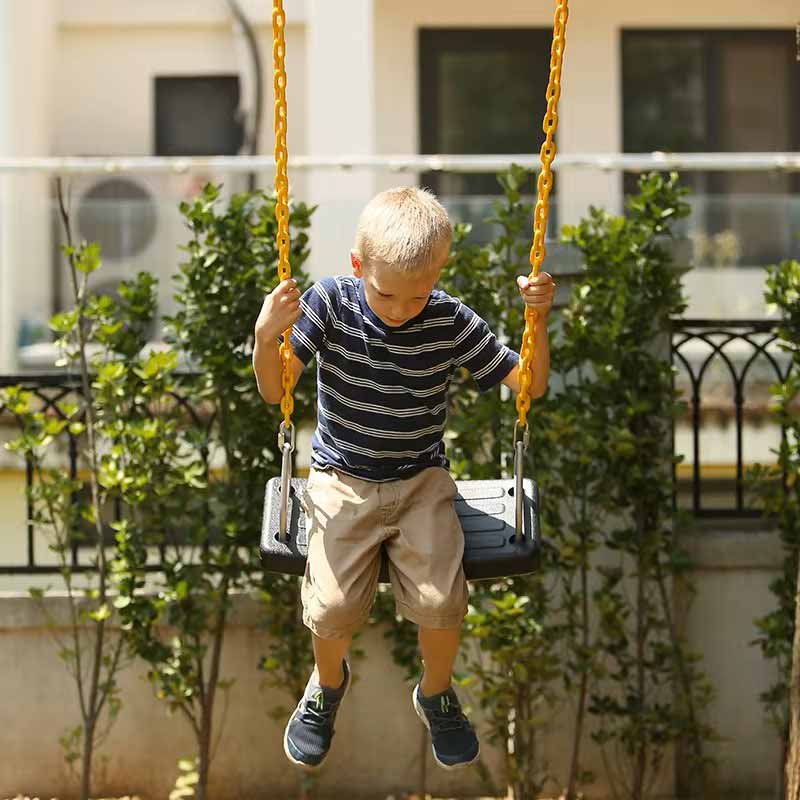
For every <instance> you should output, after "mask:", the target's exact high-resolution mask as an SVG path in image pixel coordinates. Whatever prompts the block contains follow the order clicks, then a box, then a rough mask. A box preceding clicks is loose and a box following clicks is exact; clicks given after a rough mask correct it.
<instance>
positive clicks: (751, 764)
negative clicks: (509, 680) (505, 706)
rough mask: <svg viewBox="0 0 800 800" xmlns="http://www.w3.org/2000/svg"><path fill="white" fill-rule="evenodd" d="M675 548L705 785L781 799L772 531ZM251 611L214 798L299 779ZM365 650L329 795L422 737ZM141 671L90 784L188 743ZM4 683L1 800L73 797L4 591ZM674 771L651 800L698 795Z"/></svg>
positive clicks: (588, 748)
mask: <svg viewBox="0 0 800 800" xmlns="http://www.w3.org/2000/svg"><path fill="white" fill-rule="evenodd" d="M682 543H683V545H684V546H686V548H687V549H688V550H689V552H690V554H691V556H692V559H693V562H694V565H695V566H694V570H693V573H692V578H693V581H694V584H695V588H696V594H695V596H694V598H693V600H692V601H691V602H689V597H688V595H687V594H686V593H685V592H683V591H679V592H678V593H677V594H676V597H675V607H676V610H677V618H678V620H679V621H680V623H681V626H682V628H683V629H684V631H685V633H686V636H687V639H688V643H689V646H690V647H691V648H692V649H693V650H695V651H696V652H698V653H699V654H700V655H701V656H702V666H703V668H704V669H705V671H706V673H707V675H708V678H709V680H710V683H711V685H712V686H713V687H714V690H715V697H714V701H713V703H712V706H711V709H710V713H709V721H710V722H711V723H712V724H713V725H714V726H715V727H716V729H717V731H718V733H719V735H720V740H719V741H717V742H715V743H713V744H712V745H710V746H709V747H708V749H707V755H709V756H711V757H713V758H715V759H716V760H717V764H718V768H717V770H716V771H715V772H714V773H712V775H713V778H714V783H715V793H714V794H709V795H707V797H712V796H714V797H725V798H730V800H756V799H757V798H767V797H775V792H776V789H777V785H778V783H777V782H778V777H779V774H780V758H781V753H780V745H779V741H778V737H777V735H776V732H775V731H774V729H773V728H772V727H771V726H770V724H769V722H768V721H767V719H766V717H765V715H764V712H763V709H762V707H761V704H760V702H759V700H758V695H759V693H760V692H762V691H763V690H764V689H766V688H767V687H768V686H769V685H770V683H771V681H772V680H773V678H774V675H773V668H772V666H771V665H769V664H767V663H766V662H765V661H764V660H763V659H762V657H761V655H760V652H759V650H758V649H757V648H754V647H752V646H751V645H750V642H751V641H752V640H753V638H754V637H755V628H754V625H753V619H754V618H755V617H757V616H760V615H763V614H764V613H766V612H768V611H769V610H770V609H771V608H772V607H773V602H774V601H773V598H772V596H771V594H770V592H769V588H768V587H769V582H770V580H772V579H773V578H774V577H775V576H776V575H777V574H778V573H779V571H780V569H781V561H782V553H781V550H780V545H779V541H778V538H777V536H776V535H775V534H774V533H769V532H766V531H764V530H762V529H760V528H758V527H753V526H743V525H742V524H739V525H734V524H732V523H731V524H728V525H725V526H722V525H717V526H705V527H695V528H693V529H692V530H691V531H687V532H686V533H685V534H684V536H683V541H682ZM47 607H48V609H49V611H50V613H51V614H54V615H56V617H60V618H61V619H63V615H64V613H65V605H64V601H63V599H59V598H57V597H52V598H49V599H48V600H47ZM258 618H259V610H258V606H257V604H255V603H254V602H253V601H251V600H249V599H247V598H240V600H239V601H238V602H237V606H236V612H235V614H234V617H233V621H232V626H231V629H230V632H229V634H228V636H227V639H226V646H225V655H224V669H223V674H224V676H225V677H235V678H236V679H237V683H236V685H235V686H234V688H233V689H232V691H231V697H230V707H229V712H228V722H227V727H226V732H225V735H224V736H223V739H222V743H221V745H220V750H219V755H218V758H217V761H216V763H215V766H214V786H213V788H212V796H214V797H215V798H217V800H228V799H229V798H230V800H233V798H236V800H248V798H256V797H263V796H267V795H268V796H271V797H282V798H283V797H292V796H294V795H293V792H294V790H295V787H296V785H297V782H296V776H295V774H294V773H293V772H292V771H291V770H290V769H288V768H287V765H286V763H285V761H284V757H283V754H282V751H281V731H282V728H283V721H282V719H283V718H282V719H281V720H280V721H278V722H275V721H273V720H272V719H271V718H270V717H269V716H268V713H269V711H270V709H274V708H275V707H278V706H282V705H283V706H285V705H288V700H287V698H286V697H283V696H282V695H281V693H279V692H275V691H271V690H270V691H264V690H262V689H261V688H260V682H261V676H260V674H259V673H258V672H257V671H256V670H255V664H256V663H257V661H258V658H259V657H260V656H261V655H263V654H265V652H266V649H265V648H266V645H267V639H266V637H265V635H264V634H263V633H261V632H260V631H259V630H258ZM362 643H363V647H364V650H365V652H366V659H365V660H363V661H358V662H356V673H357V675H358V676H359V681H358V683H356V684H355V686H354V688H353V692H352V694H351V695H350V696H349V697H348V701H347V703H346V704H345V705H344V706H343V709H342V712H341V717H340V724H339V725H338V731H339V732H338V735H337V740H336V744H335V747H334V750H333V753H332V756H331V763H330V766H329V768H328V769H326V771H325V774H324V777H323V779H322V782H321V790H322V794H321V795H320V796H321V797H323V798H327V797H331V798H332V797H345V796H346V797H348V798H354V799H355V798H362V797H363V798H370V799H373V798H378V797H379V798H383V797H385V796H386V795H389V794H393V793H394V794H397V793H399V792H402V791H406V790H412V789H413V788H414V786H415V779H416V777H415V776H416V774H417V766H418V753H419V748H420V735H421V732H420V729H419V725H418V723H417V720H416V718H415V717H414V715H413V711H412V710H411V707H410V704H409V702H408V693H409V690H408V687H407V686H405V685H404V684H403V680H402V675H401V672H400V671H399V670H398V668H397V667H396V666H395V665H394V664H393V663H392V660H391V656H390V654H389V649H388V646H387V644H386V642H385V641H384V639H383V637H382V635H381V631H380V630H376V629H370V630H368V631H367V632H366V633H365V635H364V637H363V642H362ZM142 675H143V665H142V664H141V663H134V664H132V665H131V666H130V667H129V668H128V669H126V671H125V673H124V675H123V678H122V683H123V698H124V701H125V706H124V709H123V712H122V714H121V717H120V720H119V723H118V725H117V726H116V727H115V729H114V731H113V733H112V736H111V738H110V740H109V742H108V746H107V748H106V750H105V753H106V755H107V756H108V763H107V766H106V767H105V768H104V769H103V770H101V772H100V774H99V783H98V785H97V791H98V793H99V792H102V793H104V794H105V793H108V794H112V793H114V794H116V793H119V794H123V793H127V792H136V793H140V794H141V795H142V796H143V797H145V798H151V799H154V798H159V797H164V796H166V794H167V793H168V789H169V787H170V786H171V782H172V781H173V780H174V778H175V763H176V759H177V758H179V757H184V756H187V755H190V754H191V753H192V752H193V751H192V742H191V739H190V737H189V736H188V735H187V730H186V726H185V724H184V722H183V720H182V719H181V718H179V717H173V718H167V717H166V716H165V712H164V707H163V706H162V705H161V704H160V703H158V702H157V701H156V700H155V699H153V697H152V692H151V688H150V687H149V685H148V684H146V682H145V681H144V679H143V677H142ZM0 684H2V686H3V690H4V691H3V698H4V710H5V712H6V719H8V720H13V721H14V724H13V725H6V726H4V727H2V728H0V752H2V753H3V754H4V755H3V758H2V759H0V797H5V796H13V795H14V794H15V793H16V792H23V793H29V794H31V795H33V794H34V793H36V794H39V795H40V796H47V797H50V796H52V795H56V794H58V795H59V796H60V797H61V798H62V800H64V798H67V799H68V798H69V796H70V787H71V784H70V782H69V778H68V775H67V773H66V771H65V768H64V766H63V764H62V761H61V753H60V750H59V746H58V743H57V739H58V736H59V735H60V734H61V733H62V732H63V730H64V729H65V728H66V727H67V726H68V725H69V724H75V722H76V719H77V708H76V705H75V700H74V696H73V689H72V685H71V682H70V679H69V678H68V676H67V673H66V671H65V670H64V668H63V666H62V664H61V663H60V662H59V661H58V659H57V657H56V649H55V645H54V643H53V642H52V641H51V638H50V636H49V635H48V633H47V631H46V630H45V629H44V627H43V624H42V616H41V612H40V610H39V609H38V607H37V606H36V605H35V604H34V602H33V601H31V600H29V599H27V598H26V597H21V596H14V595H13V594H12V593H8V592H7V593H5V594H2V595H0ZM570 709H571V703H570V702H566V703H565V704H564V706H563V711H562V714H561V715H560V716H559V717H558V718H556V719H554V720H553V721H552V723H551V724H550V726H549V727H548V729H547V731H546V733H545V735H544V739H543V741H542V742H541V747H542V751H541V752H542V754H543V756H544V758H546V759H547V761H548V762H549V766H550V770H551V772H552V773H553V774H554V775H563V774H564V773H565V772H566V769H567V764H568V759H569V752H570V750H569V743H570V740H571V738H570V737H571V734H570V716H571V714H570ZM594 724H596V723H594V722H591V723H590V728H591V725H594ZM387 733H390V735H387ZM483 744H484V753H485V756H486V764H487V767H488V768H489V770H490V774H491V776H492V781H493V782H494V784H495V789H496V790H499V787H501V786H502V785H503V782H504V781H503V773H502V768H501V759H500V757H499V754H498V753H497V752H496V751H493V750H492V749H491V748H489V747H488V746H487V743H486V741H485V737H484V743H483ZM684 765H685V760H684V759H682V758H681V757H680V755H675V754H674V753H671V754H670V756H669V758H668V759H667V760H666V762H665V764H664V768H663V770H662V772H661V774H660V776H659V780H658V783H657V786H656V789H655V793H654V796H655V797H671V796H673V794H674V793H676V791H678V790H681V791H682V793H681V794H680V796H682V797H688V796H692V795H691V792H690V791H688V790H690V789H691V787H687V785H686V780H687V778H686V775H685V774H684ZM583 766H584V767H585V768H586V769H590V770H591V771H592V772H594V773H595V775H596V776H597V781H596V783H595V784H594V785H593V786H592V787H590V788H589V792H588V795H589V796H590V797H592V798H593V799H594V800H601V799H604V798H607V797H608V796H609V792H608V787H607V785H606V783H605V779H604V774H605V771H604V767H603V760H602V756H601V753H600V752H599V750H598V749H597V747H596V746H594V745H593V744H592V743H591V742H589V741H588V740H587V741H586V744H585V747H584V763H583ZM265 787H269V789H268V790H267V789H265ZM429 791H431V792H432V793H433V794H434V795H445V796H458V797H469V796H474V795H475V794H486V795H488V794H491V792H490V791H488V789H487V788H486V787H482V786H481V782H480V780H479V778H478V775H477V774H476V773H475V772H474V771H469V772H467V773H466V774H464V775H449V774H447V773H443V772H442V771H440V770H436V769H434V768H431V772H430V784H429ZM498 793H500V792H499V791H498ZM694 796H696V795H694ZM704 800H705V798H704Z"/></svg>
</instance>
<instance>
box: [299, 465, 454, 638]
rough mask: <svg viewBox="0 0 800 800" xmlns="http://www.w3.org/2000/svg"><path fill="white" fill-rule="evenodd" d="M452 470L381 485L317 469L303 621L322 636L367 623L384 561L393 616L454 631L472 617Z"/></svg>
mask: <svg viewBox="0 0 800 800" xmlns="http://www.w3.org/2000/svg"><path fill="white" fill-rule="evenodd" d="M455 495H456V485H455V482H454V481H453V479H452V478H451V477H450V474H449V473H448V472H447V470H445V469H442V468H441V467H429V468H428V469H425V470H423V471H422V472H420V473H418V474H416V475H414V476H413V477H411V478H404V479H402V480H396V481H388V482H385V483H375V482H374V481H365V480H361V479H359V478H354V477H352V476H350V475H347V474H345V473H342V472H339V471H337V470H333V469H327V470H314V469H312V470H311V475H310V476H309V479H308V483H307V484H306V492H305V494H304V496H303V505H304V508H305V510H306V514H307V516H308V521H309V528H308V531H309V546H308V561H307V562H306V571H305V576H304V578H303V585H302V599H303V622H304V623H305V624H306V625H307V626H308V627H309V628H310V629H311V630H312V631H313V632H314V633H315V634H316V635H317V636H319V637H320V638H322V639H339V638H343V637H345V636H347V635H349V634H351V633H353V631H354V630H355V629H356V628H358V627H360V626H361V625H363V624H364V623H365V622H366V621H367V618H368V617H369V613H370V609H371V608H372V603H373V601H374V599H375V591H376V588H377V584H378V573H379V570H380V554H381V546H382V545H383V546H384V547H385V549H386V553H387V556H388V562H389V563H388V567H389V577H390V579H391V582H392V590H393V592H394V597H395V604H396V607H397V612H398V613H399V614H402V616H404V617H405V618H406V619H409V620H411V621H412V622H415V623H417V624H418V625H422V626H424V627H429V628H458V627H459V626H460V625H461V623H462V621H463V619H464V616H465V614H466V611H467V598H468V591H467V582H466V579H465V578H464V569H463V567H462V564H461V560H462V557H463V554H464V534H463V532H462V530H461V524H460V523H459V521H458V516H457V515H456V512H455V508H454V506H453V498H454V497H455Z"/></svg>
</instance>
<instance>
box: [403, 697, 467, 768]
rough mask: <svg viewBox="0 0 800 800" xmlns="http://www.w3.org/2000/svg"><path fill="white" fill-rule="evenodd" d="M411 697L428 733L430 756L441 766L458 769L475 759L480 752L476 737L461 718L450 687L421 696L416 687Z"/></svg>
mask: <svg viewBox="0 0 800 800" xmlns="http://www.w3.org/2000/svg"><path fill="white" fill-rule="evenodd" d="M412 697H413V700H414V710H415V711H416V712H417V716H418V717H419V718H420V719H421V720H422V722H423V724H424V725H425V727H426V728H427V729H428V730H429V731H430V733H431V744H432V749H433V757H434V758H435V759H436V763H437V764H438V765H439V766H440V767H443V768H444V769H458V768H459V767H468V766H469V765H470V764H473V763H474V762H475V761H477V760H478V755H479V754H480V750H481V748H480V744H479V743H478V737H477V736H476V735H475V731H474V730H473V728H472V725H470V722H469V720H468V719H467V718H466V717H465V716H464V712H463V711H462V710H461V704H460V703H459V702H458V697H457V696H456V693H455V691H454V690H453V687H452V686H450V687H449V688H448V689H447V690H446V691H444V692H440V693H439V694H435V695H433V696H432V697H424V696H423V694H422V692H420V690H419V684H417V685H416V686H415V687H414V693H413V695H412Z"/></svg>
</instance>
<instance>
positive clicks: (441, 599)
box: [398, 592, 467, 628]
mask: <svg viewBox="0 0 800 800" xmlns="http://www.w3.org/2000/svg"><path fill="white" fill-rule="evenodd" d="M398 611H399V612H400V613H401V614H402V615H403V616H405V617H407V618H408V619H410V620H411V621H412V622H416V623H417V624H418V625H422V626H424V627H427V628H458V627H460V626H461V623H462V622H463V621H464V617H465V616H466V614H467V595H466V592H464V593H463V594H462V593H461V592H453V593H451V594H442V593H439V592H424V593H420V594H419V596H418V597H416V598H415V599H414V601H413V602H411V603H403V604H400V603H398Z"/></svg>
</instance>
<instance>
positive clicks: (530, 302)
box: [517, 272, 556, 319]
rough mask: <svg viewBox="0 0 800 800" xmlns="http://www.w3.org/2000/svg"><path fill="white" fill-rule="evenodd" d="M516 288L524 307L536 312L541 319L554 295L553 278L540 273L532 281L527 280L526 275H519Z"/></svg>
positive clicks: (545, 273)
mask: <svg viewBox="0 0 800 800" xmlns="http://www.w3.org/2000/svg"><path fill="white" fill-rule="evenodd" d="M517 286H518V287H519V293H520V295H521V296H522V299H523V300H524V301H525V305H526V306H529V307H530V308H532V309H534V310H535V311H537V312H538V313H539V319H542V318H543V317H544V316H545V315H546V314H547V312H548V311H549V310H550V306H551V305H552V304H553V296H554V295H555V293H556V285H555V283H553V276H552V275H551V274H550V273H549V272H540V273H539V274H538V275H537V276H536V277H535V278H534V279H533V280H529V279H528V276H527V275H520V276H519V277H518V278H517Z"/></svg>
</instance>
